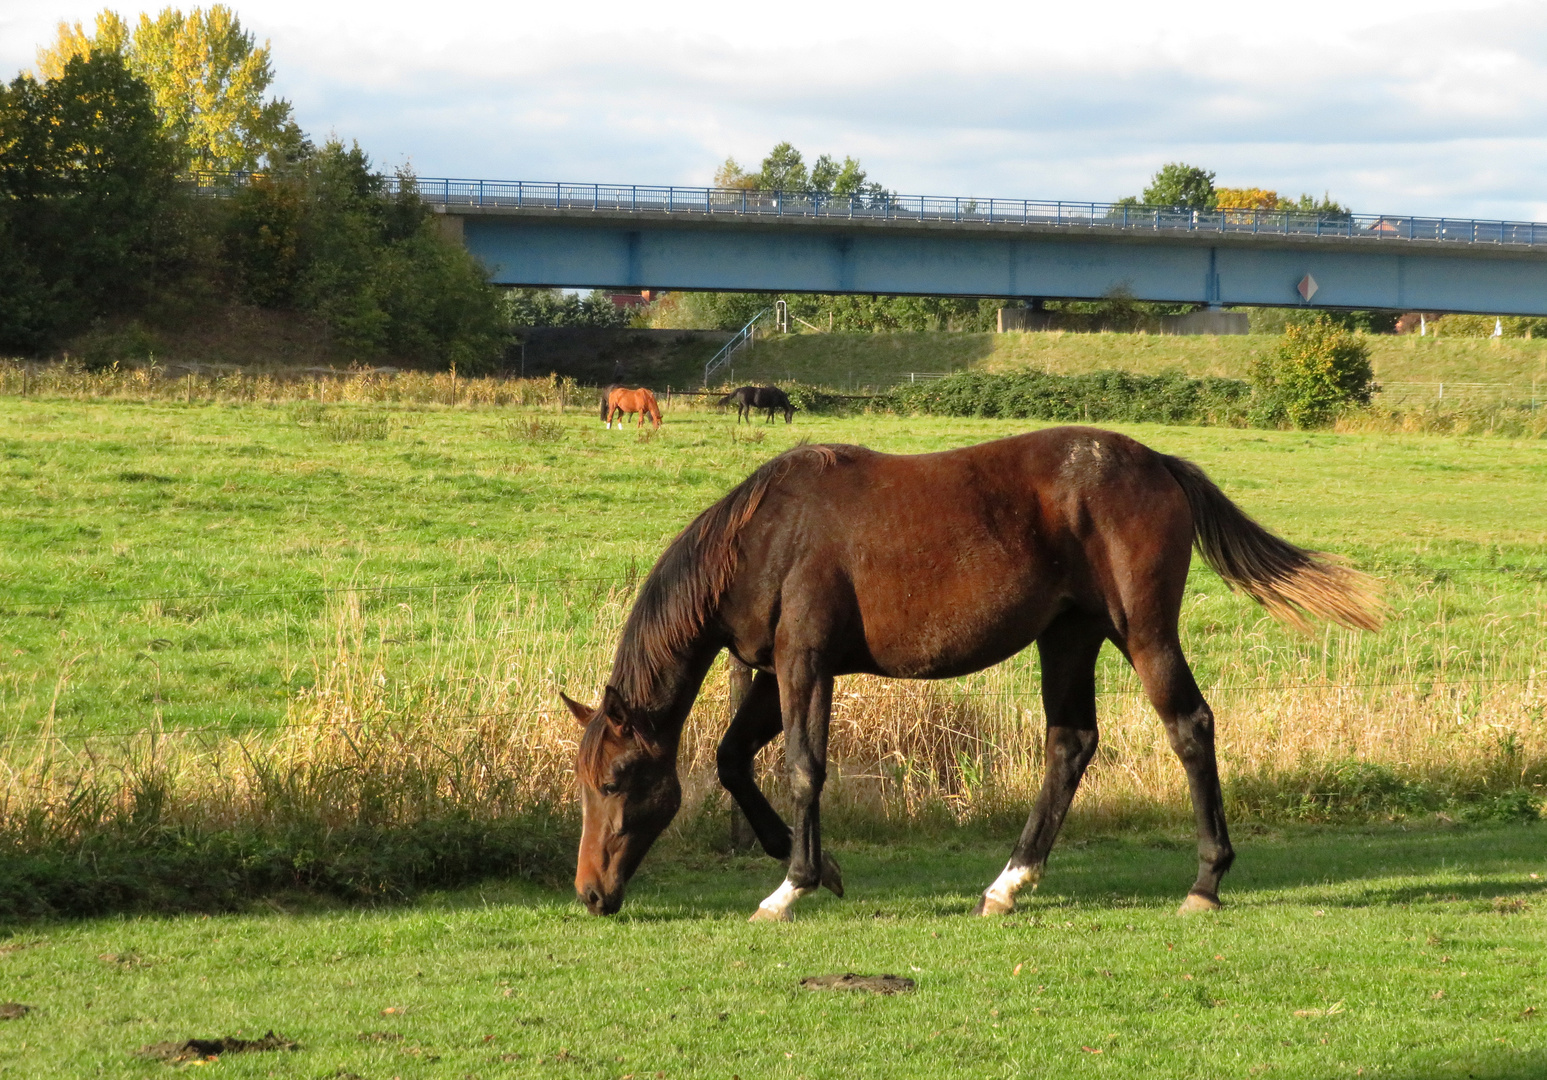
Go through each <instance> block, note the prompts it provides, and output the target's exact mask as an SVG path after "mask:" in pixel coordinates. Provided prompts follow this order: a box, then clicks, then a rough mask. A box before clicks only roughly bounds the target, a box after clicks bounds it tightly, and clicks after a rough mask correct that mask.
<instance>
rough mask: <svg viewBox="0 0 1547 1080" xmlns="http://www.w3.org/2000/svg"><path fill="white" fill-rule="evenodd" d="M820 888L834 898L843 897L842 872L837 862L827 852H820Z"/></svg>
mask: <svg viewBox="0 0 1547 1080" xmlns="http://www.w3.org/2000/svg"><path fill="white" fill-rule="evenodd" d="M822 888H824V889H826V890H827V891H828V892H830V893H832V894H833V895H834V896H842V895H843V871H842V870H839V869H838V862H837V860H836V859H834V858H833V857H832V856H831V855H829V854H828V853H827V852H825V851H824V852H822Z"/></svg>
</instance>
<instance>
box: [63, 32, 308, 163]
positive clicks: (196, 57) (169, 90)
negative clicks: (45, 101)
mask: <svg viewBox="0 0 1547 1080" xmlns="http://www.w3.org/2000/svg"><path fill="white" fill-rule="evenodd" d="M94 49H95V50H99V51H103V52H111V53H116V54H118V55H120V56H122V57H123V59H124V61H125V63H126V64H127V65H128V67H129V70H130V71H132V72H133V73H134V74H136V75H138V76H139V77H140V78H142V79H144V80H145V82H146V83H147V84H149V86H150V88H151V91H152V93H153V94H154V97H155V105H156V111H157V113H158V114H159V116H160V120H161V124H162V126H163V127H164V128H165V129H166V130H167V132H168V133H169V134H171V135H172V137H173V138H174V139H175V140H176V141H177V143H178V144H179V145H180V146H181V147H182V148H183V152H184V154H185V157H186V164H187V165H188V166H189V167H191V168H195V169H208V170H214V171H228V170H250V169H256V168H258V167H260V166H263V165H272V164H274V162H275V160H276V159H279V158H283V157H287V156H290V157H293V156H295V155H296V154H297V153H298V152H299V151H300V149H301V147H302V145H303V143H304V138H303V136H302V135H301V131H300V128H299V127H298V126H297V125H296V123H295V120H294V119H293V117H292V116H291V108H290V103H289V102H288V101H286V100H284V99H283V98H278V97H274V98H267V97H266V95H267V93H268V90H269V86H270V85H271V84H272V83H273V81H274V72H273V68H272V66H271V65H270V56H269V43H268V42H267V41H265V42H264V43H263V44H262V45H261V46H259V45H258V44H257V43H256V40H255V39H254V37H253V35H252V34H250V33H248V32H247V31H246V30H244V29H242V23H241V20H240V19H238V18H237V16H236V14H235V12H233V11H232V10H231V9H230V8H228V7H226V6H224V5H222V4H216V5H214V6H212V7H210V8H208V9H204V8H194V9H193V10H192V11H190V12H189V13H188V14H186V15H184V14H183V13H182V12H181V11H179V10H177V9H176V8H170V7H169V8H165V9H163V10H162V11H161V13H160V14H159V15H157V16H155V17H154V18H152V17H151V16H150V15H148V14H143V15H141V16H140V18H139V22H138V23H137V24H135V25H134V26H133V27H132V28H131V27H130V25H129V24H128V23H127V22H126V21H125V20H124V18H123V16H121V15H119V14H118V13H117V12H115V11H111V10H104V11H102V12H100V13H99V14H98V15H97V17H96V23H95V26H94V28H93V30H92V31H87V30H86V28H85V27H84V26H83V25H82V24H81V23H76V24H74V25H73V26H71V25H69V24H66V23H60V24H59V31H58V36H57V39H56V40H55V42H54V44H53V45H51V46H48V47H45V48H43V49H40V50H39V51H38V71H39V73H40V75H41V76H42V77H43V78H44V79H50V78H54V77H56V76H57V75H58V74H59V73H61V72H62V71H63V70H64V67H65V65H66V64H67V63H68V61H69V60H70V59H71V58H73V57H82V56H86V55H88V54H89V53H90V52H91V51H92V50H94Z"/></svg>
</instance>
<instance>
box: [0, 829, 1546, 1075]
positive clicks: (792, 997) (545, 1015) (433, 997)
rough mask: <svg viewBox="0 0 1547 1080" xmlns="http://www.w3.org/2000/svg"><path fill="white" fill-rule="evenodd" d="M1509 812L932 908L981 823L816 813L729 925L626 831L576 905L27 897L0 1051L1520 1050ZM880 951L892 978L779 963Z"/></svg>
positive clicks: (695, 875) (551, 1055)
mask: <svg viewBox="0 0 1547 1080" xmlns="http://www.w3.org/2000/svg"><path fill="white" fill-rule="evenodd" d="M1540 828H1541V827H1540V826H1535V827H1532V826H1521V825H1515V826H1490V827H1465V828H1459V827H1441V828H1418V829H1414V830H1411V831H1401V832H1399V831H1397V830H1394V829H1390V828H1386V829H1376V830H1356V829H1347V828H1344V829H1314V830H1307V829H1289V830H1286V831H1284V832H1277V831H1257V832H1248V833H1246V834H1245V835H1241V836H1240V838H1239V846H1240V848H1241V857H1240V860H1239V862H1238V864H1237V869H1236V870H1235V871H1233V872H1232V874H1231V875H1230V877H1229V878H1228V879H1227V893H1226V895H1227V898H1228V899H1229V900H1230V902H1231V903H1230V906H1229V907H1227V908H1226V909H1225V910H1224V911H1222V912H1220V913H1218V914H1216V915H1213V916H1208V917H1193V918H1189V919H1180V918H1178V917H1176V916H1175V915H1174V914H1172V912H1173V910H1174V908H1175V905H1176V902H1177V899H1178V896H1179V892H1180V889H1181V888H1183V887H1184V883H1185V882H1186V881H1187V880H1190V875H1189V874H1188V868H1189V864H1190V863H1191V861H1192V859H1191V852H1190V850H1189V847H1190V846H1189V845H1187V844H1184V843H1181V842H1179V841H1178V839H1177V838H1176V837H1175V836H1173V835H1170V834H1165V833H1154V834H1148V835H1139V836H1134V837H1131V838H1127V839H1123V840H1114V839H1105V840H1103V839H1099V838H1095V839H1091V840H1089V841H1088V842H1083V843H1082V842H1073V843H1066V844H1065V845H1063V846H1062V847H1061V848H1060V849H1059V850H1058V851H1057V852H1055V855H1054V861H1053V864H1052V868H1051V872H1050V874H1049V877H1048V879H1047V880H1046V881H1045V883H1044V885H1043V888H1042V890H1041V891H1040V892H1039V893H1038V894H1037V895H1036V896H1035V897H1034V898H1032V899H1031V900H1030V902H1029V903H1027V904H1025V905H1024V906H1023V909H1022V911H1020V912H1018V913H1017V914H1016V915H1014V916H1012V917H1009V918H1005V919H992V920H975V919H968V918H965V917H963V916H962V915H961V912H963V911H965V910H966V908H967V906H968V904H970V903H971V901H972V895H973V893H974V891H975V890H976V889H977V888H980V887H981V884H982V882H983V881H985V880H986V879H987V877H988V876H989V875H991V874H992V873H993V872H994V870H995V869H996V868H997V867H998V865H999V864H1000V862H1001V861H1002V859H1003V857H1004V850H1005V846H1006V843H1007V840H1005V839H1001V840H999V841H997V842H993V843H984V842H982V841H980V840H977V839H975V838H967V837H964V838H963V839H966V842H965V843H961V842H957V843H951V844H949V845H945V844H942V843H938V842H937V843H933V844H930V845H928V846H923V845H903V846H882V845H869V844H862V843H861V844H855V843H844V842H842V841H839V842H838V845H837V851H838V854H839V857H840V858H841V859H842V860H843V863H844V868H845V876H846V878H847V882H848V886H849V889H850V894H849V897H848V899H845V900H836V899H833V898H831V897H825V896H824V897H822V898H820V899H817V898H812V899H808V900H806V901H803V906H802V908H801V911H800V914H799V916H798V919H797V921H796V923H795V924H794V925H791V926H768V925H749V924H748V923H747V922H746V921H745V918H746V912H747V910H748V908H749V907H750V905H751V904H752V903H754V902H755V897H756V896H758V895H761V893H762V891H763V890H764V889H765V888H766V887H767V886H769V885H771V884H772V883H773V881H774V880H775V879H776V878H777V876H778V868H777V866H775V865H773V864H772V863H769V862H768V861H767V860H750V859H746V858H725V857H710V856H706V855H705V854H704V853H702V852H696V853H695V854H694V855H693V856H692V857H691V858H686V859H684V858H677V859H673V858H671V857H670V853H669V852H658V853H656V854H655V855H654V856H652V859H651V860H650V861H649V862H647V863H646V866H645V868H644V870H643V872H642V873H641V876H640V877H639V878H638V879H637V880H636V883H635V887H634V889H633V890H632V894H631V897H630V900H629V902H628V904H627V905H626V906H625V907H624V910H623V913H622V914H621V915H619V916H617V917H615V918H613V919H606V920H604V919H597V918H592V917H590V916H587V915H585V914H584V913H582V912H581V911H580V910H579V909H578V908H577V907H576V906H575V904H574V903H573V901H572V900H570V899H569V898H568V897H566V896H565V895H564V894H563V892H562V891H551V890H547V889H542V888H539V887H535V886H531V885H524V884H519V883H511V884H492V883H491V884H488V885H485V886H483V887H480V888H478V889H476V890H467V891H463V892H455V893H449V894H441V895H436V896H430V897H426V898H424V899H423V900H422V901H421V903H419V904H418V905H416V906H414V907H412V908H398V909H386V910H375V911H364V912H362V911H351V910H337V909H331V910H330V909H326V908H321V909H319V908H307V907H300V908H298V909H297V908H294V907H291V908H289V909H288V910H287V909H286V908H284V907H281V906H279V905H275V907H273V908H264V909H262V910H259V911H256V912H253V913H248V914H240V915H217V916H216V917H214V918H201V917H198V916H182V917H177V918H138V919H104V920H94V921H85V922H77V923H61V924H42V925H33V926H29V927H27V928H25V929H22V930H20V931H19V932H17V933H16V934H15V935H14V936H12V937H10V938H8V939H7V940H5V941H4V942H3V944H0V973H3V977H4V985H5V989H4V997H5V998H7V999H10V1000H15V1001H19V1002H22V1003H25V1004H28V1005H31V1006H32V1007H33V1008H34V1010H35V1011H34V1012H32V1013H31V1014H29V1015H27V1016H25V1017H24V1018H22V1019H19V1020H9V1021H5V1022H3V1023H0V1075H7V1076H12V1075H14V1076H27V1077H48V1078H53V1077H86V1076H97V1075H109V1076H130V1077H133V1076H144V1077H155V1076H163V1075H167V1072H168V1067H167V1066H166V1065H165V1064H162V1063H160V1062H156V1061H147V1060H144V1059H142V1058H139V1057H136V1056H135V1051H136V1050H137V1049H138V1048H139V1047H141V1046H144V1045H146V1044H151V1043H157V1042H162V1041H180V1040H183V1039H187V1038H190V1037H199V1038H215V1037H219V1036H228V1035H240V1036H243V1037H247V1038H255V1037H257V1036H261V1035H262V1034H263V1033H264V1032H265V1031H267V1030H269V1029H271V1028H272V1029H274V1030H276V1031H277V1032H278V1033H280V1034H281V1035H283V1036H286V1037H288V1038H290V1039H293V1040H295V1041H297V1042H298V1043H299V1044H300V1049H299V1050H297V1051H294V1052H288V1053H287V1052H279V1053H264V1054H247V1055H231V1056H228V1057H226V1058H224V1059H222V1061H221V1063H220V1064H219V1066H218V1069H219V1071H220V1073H221V1075H225V1076H239V1077H249V1076H251V1077H259V1076H281V1077H297V1078H308V1080H310V1078H315V1077H351V1076H358V1077H400V1078H402V1080H417V1078H420V1077H450V1076H455V1077H485V1078H490V1077H506V1076H533V1077H554V1076H576V1077H595V1078H608V1080H618V1078H623V1077H632V1078H636V1080H642V1078H646V1077H656V1078H671V1080H678V1078H700V1077H702V1078H711V1077H713V1078H726V1077H731V1076H742V1077H770V1078H784V1080H797V1078H802V1077H804V1078H810V1080H816V1078H829V1077H831V1078H838V1077H844V1078H848V1077H895V1076H898V1075H900V1074H902V1073H904V1072H905V1073H906V1074H907V1075H909V1076H919V1077H926V1078H929V1077H956V1076H964V1075H969V1076H1003V1077H1021V1076H1052V1075H1056V1076H1078V1077H1103V1078H1106V1077H1110V1078H1141V1077H1143V1078H1154V1080H1163V1078H1164V1080H1169V1078H1175V1077H1183V1076H1197V1077H1209V1078H1211V1080H1254V1078H1261V1077H1270V1078H1278V1080H1326V1078H1327V1077H1349V1078H1361V1077H1384V1078H1388V1080H1463V1078H1467V1080H1535V1078H1537V1077H1540V1076H1542V1075H1543V1073H1544V1071H1547V1018H1544V1016H1547V1014H1544V1012H1543V1010H1544V1009H1547V982H1544V980H1547V970H1544V967H1543V959H1542V958H1543V956H1544V955H1547V888H1544V885H1547V882H1544V881H1543V879H1544V878H1547V860H1544V858H1543V855H1542V849H1541V838H1540V836H1539V835H1538V834H1539V832H1540ZM843 971H856V972H862V973H881V972H890V973H895V974H899V975H903V976H907V977H909V978H912V979H914V980H916V982H917V989H916V990H915V991H914V992H912V993H907V994H900V995H896V996H892V997H875V996H870V995H864V994H854V993H844V992H841V991H829V992H825V993H814V992H811V991H806V990H802V989H800V988H799V986H798V981H799V980H800V979H801V978H802V977H804V976H808V975H818V974H826V973H830V972H843Z"/></svg>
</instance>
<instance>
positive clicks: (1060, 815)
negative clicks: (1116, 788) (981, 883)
mask: <svg viewBox="0 0 1547 1080" xmlns="http://www.w3.org/2000/svg"><path fill="white" fill-rule="evenodd" d="M1105 639H1106V634H1105V628H1104V626H1103V624H1102V623H1101V622H1099V621H1098V620H1096V619H1093V618H1091V617H1090V616H1088V615H1085V614H1083V613H1080V612H1068V613H1066V614H1064V615H1061V616H1059V617H1058V618H1057V619H1055V620H1054V621H1053V623H1052V625H1051V626H1049V627H1048V628H1047V629H1046V630H1045V631H1043V633H1042V636H1041V637H1039V638H1038V639H1037V652H1038V653H1039V654H1040V656H1041V660H1042V708H1043V711H1044V712H1045V713H1046V714H1047V750H1046V759H1045V762H1046V763H1045V766H1044V769H1043V773H1042V790H1041V791H1039V792H1038V793H1037V801H1036V803H1035V804H1033V806H1032V809H1031V815H1030V817H1028V818H1027V820H1026V829H1025V831H1024V832H1022V833H1021V838H1020V840H1019V841H1018V842H1017V843H1016V845H1015V850H1014V851H1013V852H1011V854H1010V861H1009V862H1008V863H1006V864H1005V868H1004V870H1003V871H1001V872H1000V874H999V877H998V878H996V879H995V881H994V883H993V884H992V885H990V886H989V887H988V889H987V890H985V891H984V893H983V896H982V898H981V899H980V900H979V901H978V903H977V906H976V907H975V908H973V909H972V913H973V914H974V915H1007V914H1009V913H1010V912H1012V911H1014V910H1015V894H1016V893H1017V892H1019V891H1020V890H1021V889H1023V888H1025V887H1026V886H1027V885H1030V886H1032V887H1033V888H1035V887H1036V884H1037V881H1038V879H1040V878H1041V876H1042V868H1043V867H1044V866H1046V865H1047V856H1048V852H1049V851H1051V850H1052V848H1053V841H1054V840H1056V839H1057V838H1058V830H1059V829H1060V828H1061V827H1062V826H1063V823H1064V816H1065V815H1066V814H1068V812H1069V804H1070V803H1072V802H1073V801H1074V793H1075V791H1076V790H1077V789H1078V788H1079V786H1080V778H1081V777H1082V776H1084V775H1085V767H1086V766H1087V765H1089V764H1090V759H1091V758H1092V757H1093V756H1095V753H1096V742H1097V734H1096V656H1097V654H1098V653H1100V652H1101V644H1102V642H1103V641H1104V640H1105Z"/></svg>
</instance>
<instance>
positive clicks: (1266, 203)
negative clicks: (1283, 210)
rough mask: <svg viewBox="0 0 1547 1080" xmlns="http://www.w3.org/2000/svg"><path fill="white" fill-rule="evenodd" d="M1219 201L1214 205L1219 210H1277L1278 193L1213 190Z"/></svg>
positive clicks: (1251, 190)
mask: <svg viewBox="0 0 1547 1080" xmlns="http://www.w3.org/2000/svg"><path fill="white" fill-rule="evenodd" d="M1214 196H1215V198H1216V199H1218V200H1219V201H1218V202H1216V203H1215V204H1214V205H1215V206H1216V207H1217V208H1219V209H1220V210H1277V209H1278V201H1279V200H1278V192H1276V191H1267V190H1265V189H1263V188H1256V187H1253V188H1229V187H1222V188H1215V189H1214Z"/></svg>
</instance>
